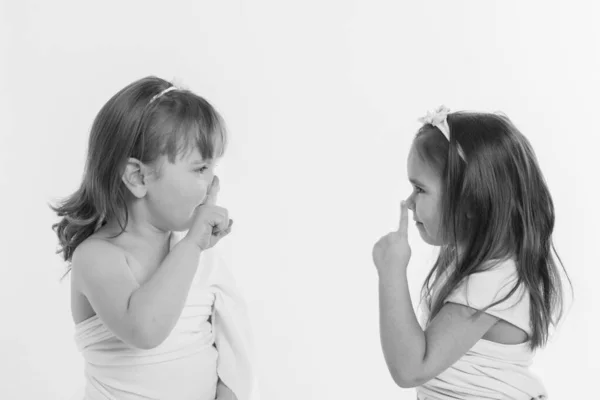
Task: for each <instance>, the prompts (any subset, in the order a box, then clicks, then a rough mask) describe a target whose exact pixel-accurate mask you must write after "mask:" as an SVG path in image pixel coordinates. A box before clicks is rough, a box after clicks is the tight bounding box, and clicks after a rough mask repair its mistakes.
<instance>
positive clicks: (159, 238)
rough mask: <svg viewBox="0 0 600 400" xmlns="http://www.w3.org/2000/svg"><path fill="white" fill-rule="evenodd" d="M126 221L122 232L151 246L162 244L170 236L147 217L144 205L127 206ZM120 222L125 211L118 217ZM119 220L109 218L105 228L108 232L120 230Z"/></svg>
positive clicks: (168, 232)
mask: <svg viewBox="0 0 600 400" xmlns="http://www.w3.org/2000/svg"><path fill="white" fill-rule="evenodd" d="M127 213H128V218H127V223H126V224H125V230H124V233H127V234H128V235H131V236H133V237H136V238H139V239H142V240H143V241H144V242H145V243H148V244H150V245H151V246H163V245H164V244H165V242H166V241H168V240H169V238H170V236H171V232H170V231H165V230H163V229H161V228H159V227H157V226H156V225H155V224H153V221H152V220H151V219H150V218H149V217H150V215H149V213H148V211H147V209H146V208H145V207H143V205H142V204H140V203H137V204H136V203H133V204H130V205H128V206H127ZM119 220H120V222H121V224H123V223H125V213H122V214H121V215H120V218H119ZM119 220H117V218H116V217H114V218H110V219H109V220H108V221H107V223H106V229H107V230H108V231H110V232H114V233H115V234H116V233H119V232H121V230H122V229H121V226H119Z"/></svg>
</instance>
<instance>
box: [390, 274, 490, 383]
mask: <svg viewBox="0 0 600 400" xmlns="http://www.w3.org/2000/svg"><path fill="white" fill-rule="evenodd" d="M394 272H395V273H394V274H392V273H390V274H386V275H385V279H383V278H382V279H380V282H379V301H380V331H381V344H382V348H383V353H384V356H385V360H386V363H387V365H388V369H389V371H390V373H391V375H392V377H393V379H394V381H395V382H396V383H397V384H398V385H399V386H401V387H405V388H408V387H415V386H419V385H421V384H423V383H425V382H427V381H428V380H430V379H432V378H434V377H436V376H437V375H439V374H440V373H442V372H443V371H444V370H446V369H447V368H448V367H450V366H451V365H452V364H454V363H455V362H456V361H458V359H459V358H460V357H462V355H464V354H465V353H466V352H467V351H468V350H469V349H470V348H471V347H473V345H474V344H475V343H477V341H478V340H479V339H481V338H482V337H483V335H485V333H486V332H487V331H488V330H489V329H490V328H491V327H492V326H493V325H494V324H495V323H496V322H497V321H498V318H496V317H494V316H491V315H489V314H485V313H482V314H481V315H480V316H479V317H478V318H477V319H473V318H470V317H471V316H472V315H473V314H474V313H475V312H476V310H474V309H472V308H470V307H466V306H463V305H459V304H454V303H446V304H445V305H444V307H443V308H442V310H441V311H440V312H439V313H438V314H437V315H436V317H435V318H434V320H433V321H432V322H431V324H430V325H429V326H428V328H427V330H426V331H425V332H423V329H421V327H420V325H419V323H418V321H417V318H416V316H415V313H414V311H413V307H412V302H411V300H410V293H409V290H408V282H407V278H406V271H402V272H400V273H398V271H394Z"/></svg>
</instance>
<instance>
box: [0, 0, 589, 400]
mask: <svg viewBox="0 0 600 400" xmlns="http://www.w3.org/2000/svg"><path fill="white" fill-rule="evenodd" d="M96 4H97V5H94V6H93V5H91V3H85V4H84V2H79V1H64V0H60V1H59V0H56V1H51V2H50V1H24V0H20V1H17V0H13V1H4V2H3V3H2V6H1V7H2V8H1V9H0V12H1V15H2V24H1V29H2V32H0V33H1V34H0V40H1V41H2V42H1V44H2V49H1V53H0V57H1V64H0V65H1V67H2V87H1V88H0V101H1V102H2V103H1V104H0V112H1V113H2V118H1V121H2V122H1V125H2V126H1V129H0V131H1V135H2V136H1V137H2V139H1V140H2V141H1V146H0V152H1V154H0V160H1V162H2V165H1V170H0V183H1V187H2V195H1V199H0V201H1V207H2V211H3V218H2V220H3V229H2V232H3V233H2V241H1V244H0V246H1V252H2V256H3V259H2V262H1V263H0V265H1V267H2V275H1V279H0V296H1V299H2V300H1V301H0V316H1V318H2V326H1V329H0V398H2V399H42V398H43V399H65V398H67V397H68V396H69V395H70V394H71V393H72V392H73V391H74V390H75V389H76V388H77V387H78V386H79V385H81V383H82V360H81V358H80V356H79V354H78V353H77V351H76V349H75V346H74V342H73V325H72V321H71V317H70V310H69V290H68V287H69V282H68V280H65V281H63V283H59V277H60V276H61V273H62V272H63V271H64V265H63V263H62V262H61V260H60V258H59V256H58V255H54V251H55V249H56V247H57V241H56V237H55V235H54V233H53V232H52V231H51V229H50V226H51V224H52V223H53V222H54V221H55V216H54V215H53V214H52V213H51V211H50V210H49V208H48V207H47V202H49V201H53V200H56V199H58V198H60V197H62V196H66V195H68V194H70V193H71V192H72V191H74V190H75V189H76V188H77V186H78V185H79V182H80V178H81V175H82V168H83V162H84V157H85V152H86V145H87V138H88V134H89V128H90V126H91V123H92V120H93V118H94V117H95V115H96V113H97V112H98V111H99V109H100V107H101V106H102V105H103V104H104V103H105V102H106V101H107V100H108V99H109V98H110V97H111V96H112V95H113V94H114V93H115V92H117V91H118V90H119V89H121V88H122V87H123V86H125V85H127V84H128V83H130V82H132V81H134V80H136V79H138V78H141V77H143V76H146V75H150V74H154V75H158V76H160V77H163V78H166V79H172V78H177V79H178V80H179V81H181V82H183V84H184V85H185V86H186V87H188V88H190V89H192V90H194V91H195V92H197V93H198V94H200V95H202V96H204V97H206V98H207V99H208V100H209V101H211V102H212V103H213V104H214V105H215V106H216V107H217V109H218V110H219V111H220V112H221V113H222V114H223V116H224V117H225V119H226V121H227V123H228V126H229V129H230V133H231V146H230V148H229V150H228V153H227V155H226V157H225V158H224V160H223V162H222V164H221V166H220V170H219V175H220V177H221V180H222V190H221V196H220V199H221V205H223V206H225V207H228V208H229V210H230V213H231V216H232V218H234V219H235V226H234V228H235V229H234V231H233V233H232V235H231V236H230V237H229V238H228V239H227V240H226V241H224V242H223V244H222V247H223V249H224V250H225V251H227V256H226V257H227V259H228V261H229V262H230V264H231V266H232V268H233V269H234V271H235V273H236V276H237V280H238V283H239V285H240V287H241V289H242V290H243V293H244V295H245V297H246V299H247V301H248V304H249V307H250V311H251V318H252V321H253V328H254V334H255V337H256V346H257V350H258V354H259V356H260V358H259V360H258V371H259V379H260V391H261V394H262V397H261V398H262V399H267V400H279V399H286V400H296V399H298V400H300V399H302V400H304V399H342V398H344V399H387V398H389V399H414V397H415V393H414V389H400V388H398V387H395V385H394V383H393V381H392V379H391V378H390V377H389V374H388V372H387V369H386V366H385V362H384V359H383V356H382V352H381V348H380V344H379V331H378V303H377V280H376V272H375V267H374V266H373V264H372V262H371V248H372V245H373V243H374V242H375V241H376V240H377V239H378V238H379V237H380V236H382V235H383V234H385V233H387V232H388V231H389V230H390V229H393V228H395V227H396V226H397V220H398V216H399V212H398V204H399V202H400V200H401V199H402V198H405V197H407V196H408V195H409V193H410V187H409V184H408V182H407V180H406V156H407V153H408V149H409V146H410V143H411V140H412V137H413V135H414V133H415V132H416V130H417V128H418V127H419V124H418V123H417V122H416V119H417V118H418V117H420V116H421V115H423V114H424V113H425V112H426V111H427V110H429V109H432V108H435V107H437V106H438V105H440V104H445V105H447V106H449V107H450V108H452V109H453V110H459V109H469V110H481V111H496V110H502V111H504V112H505V113H506V114H508V116H509V117H510V118H511V119H512V120H513V121H514V122H515V123H516V125H517V126H518V127H519V128H520V129H521V130H522V131H523V132H524V133H525V134H526V135H527V136H528V138H529V139H530V141H531V142H532V144H533V146H534V148H535V150H536V152H537V155H538V158H539V162H540V164H541V167H542V169H543V171H544V173H545V176H546V179H547V182H548V184H549V186H550V189H551V192H552V195H553V196H554V201H555V207H556V215H557V217H556V228H555V243H556V246H557V248H558V251H559V254H560V255H561V256H562V259H563V261H564V263H565V266H566V268H567V270H568V272H569V273H570V276H571V278H572V280H573V283H574V285H575V302H574V303H573V306H572V308H571V309H570V311H569V313H568V315H567V318H566V319H565V322H564V324H563V325H561V326H560V328H559V331H558V333H557V335H555V337H554V338H553V340H552V341H551V342H550V344H549V346H548V347H547V349H545V350H543V351H540V352H538V355H537V358H536V361H535V364H534V367H533V369H534V370H535V371H536V372H537V373H538V374H539V375H540V376H541V377H542V379H543V381H544V382H545V384H546V386H547V388H548V390H549V392H550V395H551V398H553V399H567V398H574V397H573V395H575V394H577V395H580V396H581V395H584V394H587V395H589V396H592V397H594V396H595V395H596V394H597V393H598V385H597V377H598V376H600V368H599V367H598V359H599V355H600V349H599V346H598V340H597V335H598V329H599V328H600V326H599V323H598V318H597V315H598V314H597V309H598V308H597V306H598V300H597V291H598V284H597V281H598V279H599V278H600V274H599V272H598V267H599V265H598V261H597V260H598V256H597V250H596V249H597V248H596V247H595V246H597V244H598V239H600V237H599V234H598V223H599V219H598V214H597V213H596V208H597V197H596V195H597V182H598V177H597V176H598V172H600V168H598V156H597V155H598V152H599V147H598V134H599V133H600V132H599V129H598V105H599V101H598V93H599V89H600V84H599V83H600V81H599V74H598V71H600V56H599V41H600V28H599V25H598V23H597V21H598V19H599V17H600V7H599V6H598V5H597V4H598V3H596V4H593V2H592V1H590V2H588V3H581V2H579V3H578V2H575V1H574V2H566V1H561V2H558V1H556V2H548V1H545V2H508V1H502V2H500V1H499V2H492V1H486V2H481V1H452V2H447V1H440V2H431V1H429V2H419V3H417V2H404V3H403V2H399V1H391V0H390V1H375V0H362V1H349V0H343V1H342V0H340V1H315V0H311V1H307V0H305V1H302V2H292V1H276V0H254V1H246V2H244V1H189V2H182V1H171V2H169V3H167V2H150V1H129V2H121V1H103V2H98V3H96ZM167 4H169V5H167ZM409 233H410V235H411V244H412V248H413V259H412V260H411V264H410V266H409V269H410V272H409V274H410V279H411V285H412V290H413V299H415V298H416V297H415V296H416V294H417V293H418V290H419V289H420V285H421V282H422V280H423V278H424V276H425V273H426V272H427V271H428V270H429V267H430V265H431V261H432V260H433V259H434V256H435V249H434V248H431V247H428V246H427V245H425V244H423V243H421V241H420V238H419V236H418V232H417V230H416V229H415V227H414V226H411V227H410V232H409ZM586 377H587V378H589V379H586Z"/></svg>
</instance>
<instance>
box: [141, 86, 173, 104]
mask: <svg viewBox="0 0 600 400" xmlns="http://www.w3.org/2000/svg"><path fill="white" fill-rule="evenodd" d="M172 90H177V87H176V86H171V87H169V88H167V89H165V90H163V91H162V92H160V93H159V94H157V95H155V96H154V97H152V98H151V99H150V102H149V103H148V104H152V102H153V101H154V100H156V99H158V98H159V97H160V96H162V95H163V94H165V93H168V92H170V91H172Z"/></svg>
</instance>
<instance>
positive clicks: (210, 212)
mask: <svg viewBox="0 0 600 400" xmlns="http://www.w3.org/2000/svg"><path fill="white" fill-rule="evenodd" d="M218 194H219V178H218V177H217V176H215V177H214V178H213V181H212V183H211V185H210V188H209V189H208V195H207V197H206V201H205V202H204V203H202V204H201V205H199V206H198V207H196V211H195V217H194V221H193V222H192V227H191V228H190V230H189V231H188V233H187V235H186V238H187V239H190V240H192V241H193V242H194V243H196V244H197V245H198V246H199V247H200V248H201V249H202V250H207V249H210V248H211V247H213V246H214V245H215V244H217V242H218V241H219V240H221V239H222V238H223V237H225V236H227V235H228V234H229V232H231V225H233V220H230V219H229V213H228V211H227V210H226V209H225V208H223V207H219V206H217V195H218Z"/></svg>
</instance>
